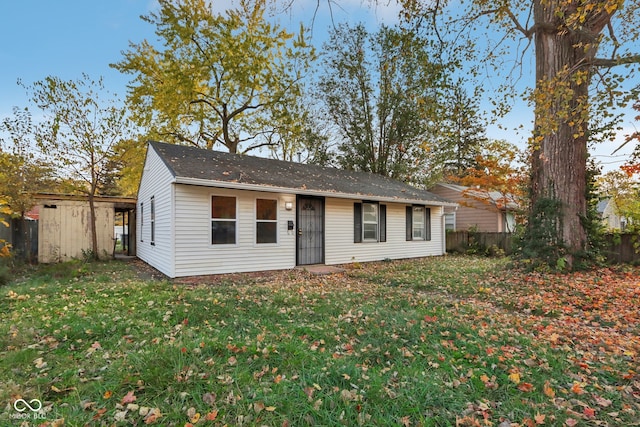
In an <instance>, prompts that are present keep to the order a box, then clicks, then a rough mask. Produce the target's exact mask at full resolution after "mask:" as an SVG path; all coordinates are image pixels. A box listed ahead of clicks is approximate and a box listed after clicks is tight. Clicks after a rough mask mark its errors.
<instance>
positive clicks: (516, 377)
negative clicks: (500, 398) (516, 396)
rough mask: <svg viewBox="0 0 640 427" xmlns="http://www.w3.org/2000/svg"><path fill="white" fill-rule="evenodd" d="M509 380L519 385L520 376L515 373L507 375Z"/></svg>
mask: <svg viewBox="0 0 640 427" xmlns="http://www.w3.org/2000/svg"><path fill="white" fill-rule="evenodd" d="M509 379H510V380H511V381H512V382H514V383H515V384H519V383H520V374H519V373H517V372H512V373H510V374H509Z"/></svg>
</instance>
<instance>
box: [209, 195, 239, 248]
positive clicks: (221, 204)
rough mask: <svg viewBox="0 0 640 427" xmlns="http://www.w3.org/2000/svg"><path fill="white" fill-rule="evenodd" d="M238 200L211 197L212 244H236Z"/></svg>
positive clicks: (226, 197)
mask: <svg viewBox="0 0 640 427" xmlns="http://www.w3.org/2000/svg"><path fill="white" fill-rule="evenodd" d="M236 211H237V209H236V198H235V197H228V196H211V244H212V245H232V244H235V243H236V223H237V216H236Z"/></svg>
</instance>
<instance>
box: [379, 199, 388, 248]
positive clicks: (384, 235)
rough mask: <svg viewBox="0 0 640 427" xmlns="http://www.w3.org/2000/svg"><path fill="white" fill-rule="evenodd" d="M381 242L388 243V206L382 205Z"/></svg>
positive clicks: (380, 220) (380, 221)
mask: <svg viewBox="0 0 640 427" xmlns="http://www.w3.org/2000/svg"><path fill="white" fill-rule="evenodd" d="M378 222H379V225H380V241H381V242H386V241H387V205H380V219H379V220H378Z"/></svg>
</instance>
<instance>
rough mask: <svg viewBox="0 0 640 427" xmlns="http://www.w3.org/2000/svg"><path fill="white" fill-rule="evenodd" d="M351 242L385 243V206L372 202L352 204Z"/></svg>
mask: <svg viewBox="0 0 640 427" xmlns="http://www.w3.org/2000/svg"><path fill="white" fill-rule="evenodd" d="M353 223H354V227H353V233H354V234H353V241H354V243H362V242H386V241H387V206H386V205H381V204H379V203H374V202H362V203H354V205H353Z"/></svg>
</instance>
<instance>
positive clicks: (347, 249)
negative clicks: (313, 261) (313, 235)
mask: <svg viewBox="0 0 640 427" xmlns="http://www.w3.org/2000/svg"><path fill="white" fill-rule="evenodd" d="M355 202H357V201H356V200H348V199H333V198H328V199H326V202H325V206H326V207H325V214H326V218H325V224H326V228H325V233H326V235H325V263H326V264H344V263H350V262H367V261H378V260H383V259H385V258H389V259H400V258H414V257H423V256H429V255H442V253H443V251H442V240H441V239H442V220H441V214H442V208H440V207H431V240H429V241H407V240H406V206H407V205H406V204H399V203H385V202H381V204H384V205H387V241H386V242H362V243H354V239H353V227H354V220H353V215H354V203H355Z"/></svg>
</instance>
